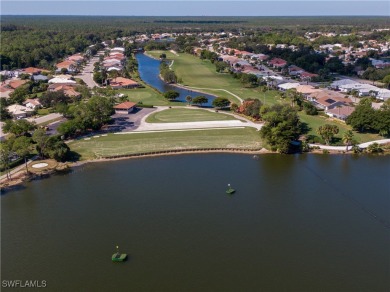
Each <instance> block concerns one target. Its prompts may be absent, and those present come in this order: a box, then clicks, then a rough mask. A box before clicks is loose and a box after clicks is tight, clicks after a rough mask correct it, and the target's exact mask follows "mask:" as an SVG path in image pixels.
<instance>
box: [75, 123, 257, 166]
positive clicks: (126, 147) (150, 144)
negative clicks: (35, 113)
mask: <svg viewBox="0 0 390 292" xmlns="http://www.w3.org/2000/svg"><path fill="white" fill-rule="evenodd" d="M261 145H262V142H261V138H260V134H259V132H257V131H256V130H255V129H253V128H242V129H212V130H198V131H196V130H191V131H179V132H150V133H131V134H120V135H118V134H108V135H107V136H105V137H102V136H100V137H98V138H89V140H84V139H80V140H77V141H74V142H71V143H69V147H70V149H71V150H72V151H75V152H77V153H79V154H80V155H81V160H86V159H94V158H99V157H102V156H113V155H124V154H133V153H141V152H153V151H162V150H176V149H193V148H240V149H253V148H259V147H261Z"/></svg>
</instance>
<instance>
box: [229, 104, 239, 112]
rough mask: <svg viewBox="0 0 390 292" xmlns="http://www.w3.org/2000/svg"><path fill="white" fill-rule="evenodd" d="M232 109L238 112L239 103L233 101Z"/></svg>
mask: <svg viewBox="0 0 390 292" xmlns="http://www.w3.org/2000/svg"><path fill="white" fill-rule="evenodd" d="M230 109H231V110H232V111H233V112H237V110H238V105H237V104H236V103H232V104H231V105H230Z"/></svg>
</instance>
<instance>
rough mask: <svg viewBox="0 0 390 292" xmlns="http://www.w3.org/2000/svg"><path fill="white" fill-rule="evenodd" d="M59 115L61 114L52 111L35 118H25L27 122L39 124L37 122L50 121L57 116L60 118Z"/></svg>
mask: <svg viewBox="0 0 390 292" xmlns="http://www.w3.org/2000/svg"><path fill="white" fill-rule="evenodd" d="M61 117H62V114H59V113H52V114H48V115H46V116H43V117H39V118H35V119H34V118H28V119H27V120H28V121H29V122H35V123H36V124H37V125H39V124H43V123H46V122H50V121H52V120H55V119H58V118H61Z"/></svg>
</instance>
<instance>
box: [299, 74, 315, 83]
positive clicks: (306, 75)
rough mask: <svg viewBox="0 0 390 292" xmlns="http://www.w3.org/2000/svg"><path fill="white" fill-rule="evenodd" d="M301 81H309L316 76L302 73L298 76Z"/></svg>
mask: <svg viewBox="0 0 390 292" xmlns="http://www.w3.org/2000/svg"><path fill="white" fill-rule="evenodd" d="M299 77H300V78H301V80H302V81H310V80H311V79H312V78H315V77H318V74H314V73H309V72H302V73H300V74H299Z"/></svg>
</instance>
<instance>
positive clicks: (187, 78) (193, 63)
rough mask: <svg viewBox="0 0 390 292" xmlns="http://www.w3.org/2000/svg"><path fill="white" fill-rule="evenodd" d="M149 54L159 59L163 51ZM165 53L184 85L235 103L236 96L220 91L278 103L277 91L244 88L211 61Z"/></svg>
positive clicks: (245, 97)
mask: <svg viewBox="0 0 390 292" xmlns="http://www.w3.org/2000/svg"><path fill="white" fill-rule="evenodd" d="M147 53H148V54H149V55H151V56H154V57H157V58H158V57H159V56H160V55H161V53H163V51H148V52H147ZM164 53H165V54H166V55H167V58H168V59H171V60H174V63H173V66H172V69H173V70H174V71H175V73H176V75H177V76H178V77H180V78H181V79H182V80H183V85H186V86H190V87H200V88H210V89H204V90H202V91H205V92H207V93H210V94H214V95H217V96H221V97H226V98H229V99H230V100H231V101H232V102H235V103H239V101H238V100H237V99H236V98H235V97H234V96H232V95H231V94H228V93H226V92H224V91H221V90H218V89H225V90H227V91H230V92H232V93H234V94H236V95H238V96H239V97H241V98H242V99H247V98H258V99H261V100H262V101H263V99H264V96H265V102H266V104H274V103H276V102H278V101H277V100H275V98H274V97H275V96H276V95H277V91H274V90H270V91H269V92H266V93H265V94H264V93H263V92H261V91H260V89H259V88H245V87H242V84H241V82H240V81H239V80H237V79H234V78H233V77H232V76H231V75H230V74H229V73H218V72H216V71H215V66H214V64H212V63H211V62H210V61H209V60H201V59H199V58H198V57H195V56H192V55H190V54H185V53H179V56H176V55H174V54H172V53H171V52H168V51H164Z"/></svg>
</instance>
